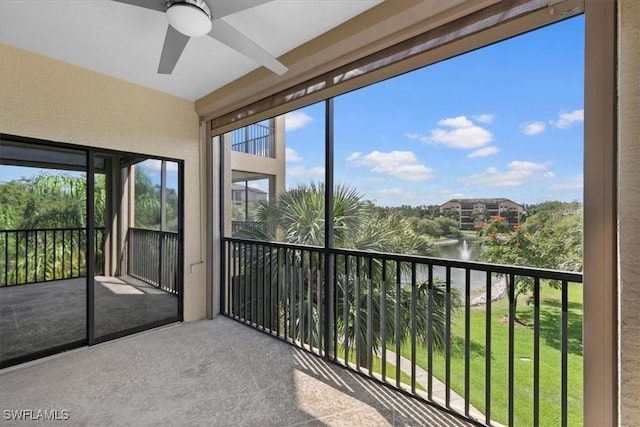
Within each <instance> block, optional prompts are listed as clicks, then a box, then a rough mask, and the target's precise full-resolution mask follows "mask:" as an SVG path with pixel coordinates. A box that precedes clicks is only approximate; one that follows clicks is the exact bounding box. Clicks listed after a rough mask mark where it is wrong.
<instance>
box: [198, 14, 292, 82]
mask: <svg viewBox="0 0 640 427" xmlns="http://www.w3.org/2000/svg"><path fill="white" fill-rule="evenodd" d="M209 36H210V37H213V38H214V39H216V40H218V41H220V42H222V43H224V44H226V45H227V46H229V47H230V48H232V49H234V50H237V51H238V52H240V53H241V54H243V55H244V56H246V57H247V58H249V59H252V60H253V61H255V62H257V63H258V64H260V65H264V66H265V67H267V68H268V69H270V70H271V71H273V72H274V73H276V74H278V75H283V74H284V73H286V72H287V70H288V68H287V67H285V66H284V65H283V64H282V63H281V62H280V61H278V60H277V59H276V58H274V57H273V56H271V55H270V54H269V53H268V52H267V51H266V50H264V49H263V48H261V47H260V46H258V45H257V44H255V43H254V42H253V41H252V40H250V39H249V38H248V37H247V36H245V35H244V34H242V33H241V32H240V31H238V30H236V29H235V28H234V27H233V26H231V25H230V24H227V23H226V22H225V21H223V20H222V19H216V20H215V21H213V26H212V28H211V31H210V32H209Z"/></svg>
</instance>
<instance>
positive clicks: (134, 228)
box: [129, 227, 180, 236]
mask: <svg viewBox="0 0 640 427" xmlns="http://www.w3.org/2000/svg"><path fill="white" fill-rule="evenodd" d="M129 230H133V231H142V232H148V233H159V234H171V235H174V234H175V235H176V236H177V235H178V234H180V233H178V232H177V231H167V230H154V229H153V228H139V227H129Z"/></svg>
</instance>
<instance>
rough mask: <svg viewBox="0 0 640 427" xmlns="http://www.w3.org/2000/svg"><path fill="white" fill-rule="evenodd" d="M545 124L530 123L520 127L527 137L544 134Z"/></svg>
mask: <svg viewBox="0 0 640 427" xmlns="http://www.w3.org/2000/svg"><path fill="white" fill-rule="evenodd" d="M544 128H545V125H544V122H529V123H523V124H521V125H520V132H522V133H523V134H525V135H538V134H539V133H542V132H544Z"/></svg>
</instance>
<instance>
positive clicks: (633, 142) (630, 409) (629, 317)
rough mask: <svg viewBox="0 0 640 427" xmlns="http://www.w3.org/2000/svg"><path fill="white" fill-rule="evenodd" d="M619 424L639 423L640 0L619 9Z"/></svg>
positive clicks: (629, 1)
mask: <svg viewBox="0 0 640 427" xmlns="http://www.w3.org/2000/svg"><path fill="white" fill-rule="evenodd" d="M618 14H619V15H618V29H619V30H618V32H619V39H618V43H619V60H618V61H619V63H618V67H619V68H618V79H619V89H618V97H619V98H618V111H619V113H618V118H619V120H618V144H619V146H618V147H619V154H618V155H619V160H618V167H619V168H618V175H619V181H618V185H619V188H618V198H619V205H618V209H619V223H618V224H619V274H620V278H619V283H620V288H619V302H620V312H619V316H620V324H619V332H620V337H619V339H620V347H619V349H620V360H619V363H620V391H619V393H620V396H619V399H620V402H619V410H620V425H622V426H637V425H640V215H639V214H638V213H639V212H640V1H638V0H621V1H620V2H619V9H618Z"/></svg>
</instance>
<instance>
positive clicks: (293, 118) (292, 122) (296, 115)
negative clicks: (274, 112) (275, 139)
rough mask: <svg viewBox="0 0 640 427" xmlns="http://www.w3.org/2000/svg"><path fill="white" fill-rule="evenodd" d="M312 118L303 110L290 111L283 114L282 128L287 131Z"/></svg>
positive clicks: (299, 126) (302, 124)
mask: <svg viewBox="0 0 640 427" xmlns="http://www.w3.org/2000/svg"><path fill="white" fill-rule="evenodd" d="M312 120H313V118H312V117H311V116H310V115H308V114H307V113H305V112H304V111H292V112H290V113H287V114H285V115H284V128H285V131H287V132H289V131H292V130H296V129H300V128H303V127H305V126H306V125H307V124H308V123H310V122H311V121H312Z"/></svg>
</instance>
